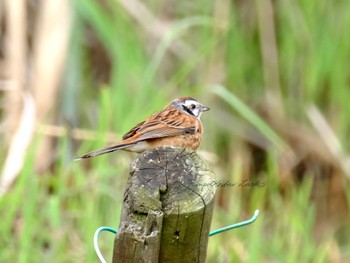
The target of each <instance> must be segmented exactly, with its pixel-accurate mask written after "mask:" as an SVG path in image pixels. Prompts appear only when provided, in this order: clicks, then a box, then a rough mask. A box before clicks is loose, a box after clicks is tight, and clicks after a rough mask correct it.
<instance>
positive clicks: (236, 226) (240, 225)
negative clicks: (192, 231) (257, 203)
mask: <svg viewBox="0 0 350 263" xmlns="http://www.w3.org/2000/svg"><path fill="white" fill-rule="evenodd" d="M258 215H259V210H255V212H254V215H253V217H252V218H251V219H249V220H246V221H243V222H240V223H237V224H233V225H230V226H225V227H223V228H219V229H216V230H214V231H212V232H210V233H209V236H210V237H211V236H214V235H216V234H220V233H222V232H225V231H227V230H231V229H234V228H239V227H242V226H246V225H249V224H251V223H253V222H254V221H255V220H256V219H257V218H258Z"/></svg>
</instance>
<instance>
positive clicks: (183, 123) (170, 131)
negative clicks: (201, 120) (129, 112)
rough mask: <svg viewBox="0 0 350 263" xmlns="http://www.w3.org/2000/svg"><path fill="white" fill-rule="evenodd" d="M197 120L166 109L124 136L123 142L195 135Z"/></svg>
mask: <svg viewBox="0 0 350 263" xmlns="http://www.w3.org/2000/svg"><path fill="white" fill-rule="evenodd" d="M196 130H197V127H196V123H195V120H192V119H191V117H190V116H187V115H185V114H183V113H181V112H180V111H178V110H176V109H169V108H167V109H165V110H163V111H161V112H159V113H157V114H154V115H152V116H150V117H149V118H148V119H147V120H146V121H144V122H141V123H139V124H138V125H136V126H135V127H134V128H132V129H131V130H130V131H129V132H128V133H126V134H125V135H124V136H123V140H126V139H130V140H132V139H133V140H134V141H143V140H147V139H154V138H162V137H169V136H176V135H182V134H186V133H195V132H196Z"/></svg>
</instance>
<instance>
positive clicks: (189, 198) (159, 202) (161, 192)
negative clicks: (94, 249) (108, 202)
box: [113, 147, 216, 263]
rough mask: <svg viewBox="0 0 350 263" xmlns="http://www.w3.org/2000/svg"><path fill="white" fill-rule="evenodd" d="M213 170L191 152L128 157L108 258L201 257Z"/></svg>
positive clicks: (193, 259)
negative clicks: (116, 228)
mask: <svg viewBox="0 0 350 263" xmlns="http://www.w3.org/2000/svg"><path fill="white" fill-rule="evenodd" d="M214 180H215V178H214V174H213V172H212V171H211V169H210V168H209V166H208V164H207V163H206V162H205V161H204V160H203V159H202V158H200V157H199V156H198V155H197V154H196V153H195V152H193V151H191V150H187V149H183V148H176V147H160V148H156V149H154V150H150V151H146V152H144V153H142V154H140V156H139V157H138V158H137V159H136V160H135V161H134V162H133V164H132V165H131V172H130V176H129V180H128V183H127V186H126V191H125V194H124V201H123V207H122V214H121V222H120V226H119V232H118V233H117V235H116V238H115V242H114V252H113V263H120V262H125V263H128V262H135V263H136V262H137V263H139V262H147V263H153V262H154V263H156V262H170V263H171V262H176V263H178V262H183V263H185V262H205V258H206V250H207V244H208V234H209V230H210V224H211V218H212V214H213V204H214V195H215V190H216V189H215V184H214V183H213V181H214Z"/></svg>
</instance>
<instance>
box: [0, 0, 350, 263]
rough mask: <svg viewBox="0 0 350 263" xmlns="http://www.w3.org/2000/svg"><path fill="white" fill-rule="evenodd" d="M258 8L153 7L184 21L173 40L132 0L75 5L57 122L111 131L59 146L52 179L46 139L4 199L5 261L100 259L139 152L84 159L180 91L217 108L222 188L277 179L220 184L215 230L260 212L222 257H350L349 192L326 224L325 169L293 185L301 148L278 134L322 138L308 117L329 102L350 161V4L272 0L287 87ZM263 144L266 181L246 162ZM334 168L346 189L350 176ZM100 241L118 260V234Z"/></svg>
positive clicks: (232, 236) (0, 209) (327, 113)
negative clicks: (288, 158) (292, 158)
mask: <svg viewBox="0 0 350 263" xmlns="http://www.w3.org/2000/svg"><path fill="white" fill-rule="evenodd" d="M258 1H259V0H257V1H199V2H191V1H180V2H178V1H158V2H156V1H150V0H149V1H144V2H143V4H145V5H146V6H147V8H149V10H150V11H151V12H152V13H153V15H154V16H155V17H156V18H157V19H160V20H164V21H168V22H172V23H169V28H168V29H167V33H166V34H164V35H163V37H161V38H159V39H157V38H155V37H154V35H153V33H152V32H148V31H147V30H145V25H142V23H140V22H137V21H136V19H135V17H131V16H130V15H129V14H128V12H126V11H125V9H124V8H123V7H122V5H120V4H119V3H118V1H112V0H105V1H93V0H75V1H72V10H73V16H74V26H73V32H72V36H71V43H70V48H69V54H68V58H67V63H66V69H65V76H64V78H63V80H62V87H61V90H60V98H59V101H60V104H59V107H58V109H57V112H55V116H56V117H57V118H56V119H57V123H62V124H64V123H69V124H70V126H71V127H76V128H85V129H90V130H95V131H97V132H98V136H97V137H96V140H94V141H85V142H81V141H79V142H77V141H75V140H73V139H72V138H69V137H61V138H59V139H58V140H57V145H56V147H55V151H57V152H56V154H57V159H56V162H55V165H54V167H52V169H50V170H48V171H46V172H45V173H44V174H40V175H38V174H37V173H36V172H35V163H34V157H33V154H31V153H34V152H35V150H36V146H37V143H35V142H38V141H40V135H38V136H37V138H36V140H35V142H34V143H33V144H32V146H31V148H30V151H29V153H28V155H27V158H26V161H25V165H24V168H23V170H22V171H21V174H20V176H19V177H18V179H17V181H16V183H15V184H14V185H13V187H12V189H11V191H10V192H9V193H8V194H6V195H5V196H4V197H3V198H1V199H0V216H1V219H0V262H96V261H97V257H96V254H95V252H94V248H93V235H94V231H95V230H96V229H97V228H98V227H100V226H102V225H108V226H112V227H117V226H118V223H119V215H120V206H121V202H122V197H123V189H124V186H125V183H126V179H127V175H128V170H129V164H130V162H131V161H132V160H133V159H135V157H136V155H133V154H129V153H124V152H116V153H113V154H110V155H109V156H107V155H106V156H103V157H99V158H95V159H93V160H91V161H81V162H73V161H72V160H73V158H74V157H75V156H78V155H80V154H82V153H85V152H87V151H90V150H93V149H96V148H99V147H101V146H104V145H105V144H106V136H105V135H106V133H107V132H108V131H113V132H115V133H116V138H121V135H122V134H124V133H125V132H127V131H128V129H129V128H131V127H133V125H135V124H137V123H138V122H140V121H142V120H143V119H144V118H145V117H147V116H148V115H150V114H151V113H154V112H155V111H158V110H160V109H162V108H163V107H164V105H166V104H167V103H168V102H169V101H170V100H172V99H174V98H176V97H180V96H193V97H196V98H198V99H199V100H200V101H201V102H203V103H204V104H206V105H208V106H209V107H210V108H211V111H210V112H208V113H205V114H204V115H203V117H202V121H203V123H204V127H205V135H204V138H203V143H202V146H201V149H202V150H204V151H206V152H209V153H211V154H213V155H214V157H215V158H212V159H210V160H209V161H210V164H211V166H212V167H213V169H214V171H215V172H216V174H217V177H218V178H219V180H224V181H225V180H230V181H231V182H240V181H241V180H242V179H243V175H244V174H245V175H247V174H248V175H249V178H253V179H254V180H255V179H256V178H262V179H261V180H263V182H264V183H265V186H264V187H250V188H242V187H231V188H225V189H220V193H219V196H220V197H218V199H219V200H218V202H217V205H216V208H215V211H214V217H213V222H212V229H216V228H218V227H222V226H226V225H229V224H232V223H235V222H238V221H241V220H244V219H247V218H249V217H250V216H252V215H253V213H254V210H255V209H259V210H260V216H259V218H258V220H257V221H256V222H255V223H254V224H252V225H250V226H247V227H244V228H241V229H237V230H233V231H229V232H226V233H223V234H220V235H217V236H215V237H212V238H210V240H209V246H208V254H207V261H208V262H289V263H293V262H346V261H347V260H349V259H350V242H349V241H350V238H349V236H350V229H349V226H350V220H349V219H350V218H349V212H348V208H349V206H348V204H349V203H348V202H349V201H350V200H349V195H347V203H346V205H345V206H342V209H343V210H344V211H339V213H341V214H342V216H341V217H340V219H338V220H335V221H334V220H329V221H328V220H327V218H323V219H322V222H323V224H322V226H321V227H318V228H317V227H316V225H317V222H319V220H321V219H319V217H318V213H317V208H316V203H317V200H316V201H315V198H312V197H313V193H315V192H316V193H317V192H319V191H322V190H320V189H318V188H317V185H316V184H315V181H316V180H317V178H318V177H317V176H318V174H317V172H312V171H310V170H309V171H306V172H305V173H304V174H303V176H302V179H300V178H293V177H292V175H290V174H289V175H288V176H289V177H288V178H289V179H288V180H287V183H285V181H284V180H283V178H282V174H283V171H282V170H281V166H279V164H278V163H279V160H280V159H279V158H280V156H281V152H282V153H283V152H284V151H287V150H288V149H289V148H290V149H291V150H292V151H293V150H294V149H295V147H296V145H295V144H293V143H292V142H291V141H290V140H289V137H288V135H287V134H288V132H287V131H285V130H283V129H277V128H276V127H279V125H278V123H279V122H280V125H282V126H283V125H287V124H291V123H293V127H294V130H293V132H295V133H297V134H298V135H299V136H300V137H303V130H304V128H305V127H306V128H307V129H309V130H311V131H313V132H314V134H315V136H316V137H317V136H318V135H317V132H315V131H314V130H313V126H312V124H311V123H310V120H309V119H308V116H307V110H308V109H309V107H310V105H315V106H316V107H317V108H319V109H320V111H321V113H322V114H323V116H324V118H325V119H326V120H327V121H328V123H329V125H330V126H331V127H332V129H333V131H334V133H335V134H336V136H337V139H338V140H339V141H340V143H341V146H342V149H343V151H344V154H346V153H347V152H348V151H349V149H350V144H349V130H350V103H349V98H350V88H349V84H350V73H349V72H350V71H349V61H350V34H349V33H348V32H349V28H350V2H349V1H346V0H339V1H327V0H299V1H288V0H282V1H273V2H272V4H273V10H274V17H273V21H274V23H275V26H274V29H275V33H276V39H275V40H273V39H272V42H274V41H275V42H276V48H277V49H276V52H277V54H278V65H277V74H278V76H279V79H280V80H279V82H278V83H279V85H277V87H276V86H275V87H274V86H269V85H268V84H269V82H268V81H266V79H265V78H264V74H266V72H269V70H270V69H269V68H266V67H265V66H266V64H264V63H263V56H262V35H261V34H262V31H261V30H260V29H259V23H261V20H259V18H258V13H259V12H261V10H260V11H259V8H261V4H260V5H259V4H258ZM262 2H264V3H263V4H267V3H270V2H269V1H262ZM262 12H263V11H262ZM141 20H142V18H141ZM145 22H146V21H145ZM154 30H155V31H157V29H156V28H155V29H154ZM270 40H271V39H270ZM96 41H97V42H98V44H96ZM178 41H180V42H182V43H185V44H186V46H180V47H178V49H177V50H178V53H177V52H176V51H174V50H176V48H172V47H174V46H175V47H176V45H177V44H176V43H179V42H178ZM268 43H270V42H268ZM96 46H97V47H98V48H96ZM268 47H270V46H268ZM270 48H273V47H270ZM102 49H103V50H104V51H103V52H102V51H101V50H102ZM271 109H272V110H271ZM264 110H266V111H269V114H267V115H268V116H269V117H268V118H267V117H266V115H264V114H263V113H264V112H265V111H264ZM281 120H282V121H281ZM274 121H275V122H277V124H276V125H272V124H271V122H272V123H273V122H274ZM299 127H300V130H299ZM246 131H250V132H248V133H246ZM250 133H252V134H253V135H251V134H250ZM254 134H255V135H254ZM252 138H257V139H256V140H258V141H260V142H262V144H267V145H268V146H267V147H266V148H265V149H266V151H264V154H265V155H264V156H265V157H264V161H263V164H264V165H263V166H264V167H263V168H262V169H260V170H259V171H258V173H257V174H255V173H254V169H252V168H249V167H248V168H247V164H246V158H247V159H251V158H252V152H251V151H249V150H247V148H248V146H247V145H249V144H250V143H252V142H253V141H254V140H253V139H252ZM320 141H322V140H321V139H320ZM247 142H248V143H247ZM314 147H315V148H317V145H314ZM310 151H312V149H310ZM319 165H320V166H322V164H319ZM334 166H335V167H336V168H335V169H338V171H339V172H338V173H336V176H338V177H340V178H341V181H342V186H343V189H340V190H341V191H343V192H345V193H346V192H348V190H347V189H348V187H349V178H348V177H347V176H346V175H345V174H344V173H343V172H342V171H341V169H340V168H339V167H338V166H337V165H334ZM334 166H332V167H334ZM282 168H283V166H282ZM247 170H248V172H247ZM298 179H299V180H298ZM331 205H332V203H331ZM332 213H338V211H333V212H332ZM330 216H333V215H330ZM319 232H321V233H322V234H321V235H318V233H319ZM100 246H101V250H102V253H103V254H104V255H105V257H106V258H107V259H108V260H110V259H111V255H112V249H113V235H112V234H103V235H102V236H101V238H100Z"/></svg>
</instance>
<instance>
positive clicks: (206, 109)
mask: <svg viewBox="0 0 350 263" xmlns="http://www.w3.org/2000/svg"><path fill="white" fill-rule="evenodd" d="M201 110H202V111H208V110H210V109H209V107H207V106H204V105H201Z"/></svg>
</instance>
